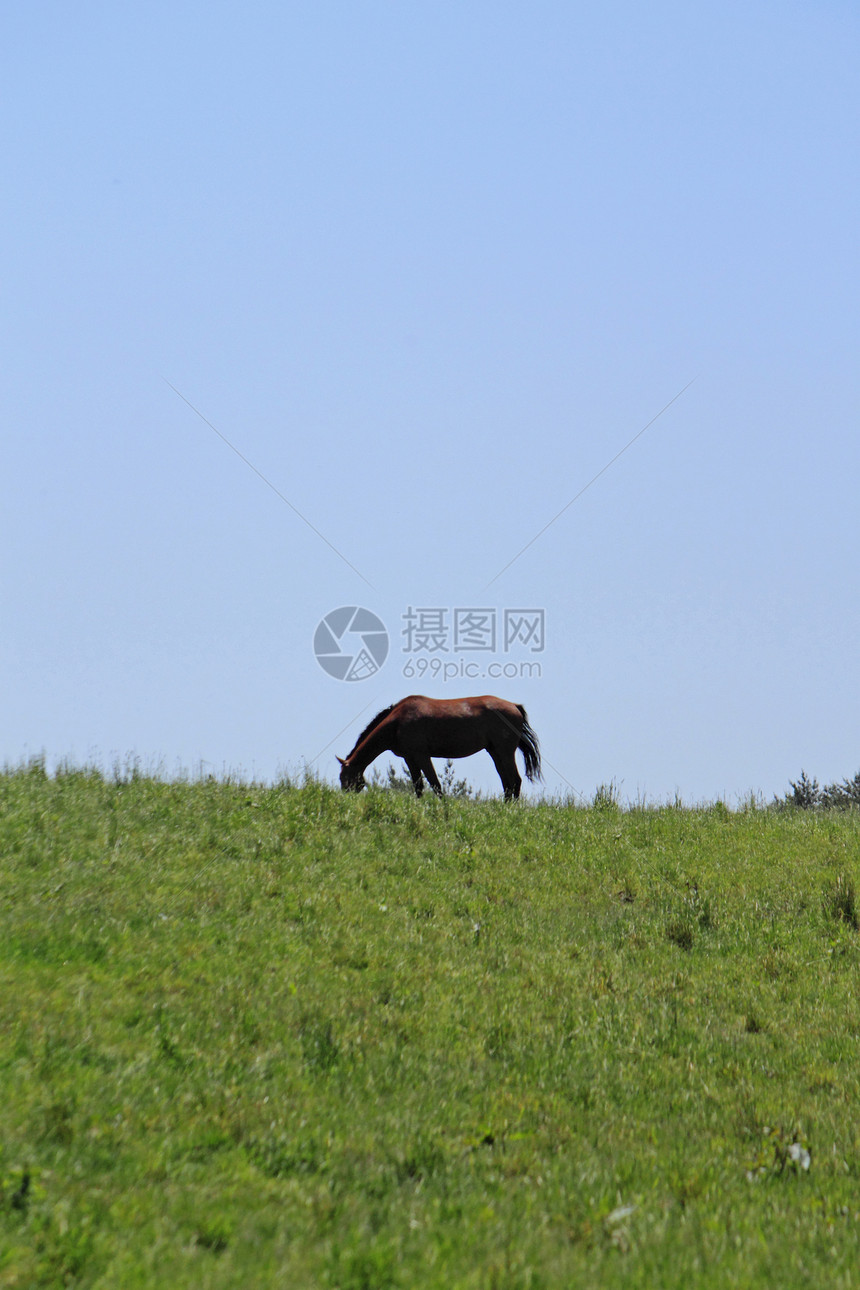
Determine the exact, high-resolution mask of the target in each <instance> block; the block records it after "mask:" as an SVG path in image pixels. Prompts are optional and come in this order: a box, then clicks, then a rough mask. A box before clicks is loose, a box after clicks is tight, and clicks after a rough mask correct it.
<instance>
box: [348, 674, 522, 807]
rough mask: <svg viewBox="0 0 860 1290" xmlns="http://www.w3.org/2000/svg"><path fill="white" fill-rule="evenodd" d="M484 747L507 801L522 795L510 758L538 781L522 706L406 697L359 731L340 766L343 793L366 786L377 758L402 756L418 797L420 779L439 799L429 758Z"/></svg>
mask: <svg viewBox="0 0 860 1290" xmlns="http://www.w3.org/2000/svg"><path fill="white" fill-rule="evenodd" d="M482 748H486V750H487V752H488V753H489V754H490V756H491V757H492V759H493V764H494V765H495V767H496V770H497V771H498V772H499V779H500V780H501V781H502V788H503V789H504V790H505V800H506V801H508V800H510V799H511V798H512V797H519V795H520V784H521V783H522V780H521V779H520V774H519V771H518V770H517V763H516V757H515V756H514V754H515V753H516V751H517V749H518V748H519V750H520V752H521V753H522V755H523V761H524V762H525V770H526V775H527V776H528V778H529V779H530V780H535V779H540V778H541V771H540V749H539V747H538V741H537V735H536V734H535V732H534V731H533V730H532V728H531V726H530V725H529V723H528V719H527V717H526V710H525V708H524V707H523V706H522V704H521V703H508V701H507V700H506V699H497V698H496V697H495V696H494V695H492V694H484V695H481V696H480V697H479V698H474V699H428V698H426V697H425V696H424V695H423V694H410V695H409V697H408V698H407V699H401V700H400V702H399V703H393V704H392V705H391V707H390V708H383V710H382V712H378V713H377V714H376V716H375V717H374V718H373V720H372V721H371V722H370V724H369V725H368V726H366V727H365V729H364V730H362V732H361V734H360V735H359V736H358V739H357V740H356V741H355V747H354V748H353V750H352V752H351V753H350V754H349V755H348V756H347V757H338V761H339V762H340V786H341V788H344V789H347V790H351V791H352V792H355V793H359V792H361V790H362V789H363V788H364V787H365V786H366V785H365V782H364V772H365V770H366V769H367V767H368V766H369V765H370V763H371V762H372V761H374V760H375V759H376V758H377V757H378V756H379V755H380V753H384V752H392V753H394V755H395V757H402V758H403V760H404V761H405V762H406V765H407V766H408V768H409V774H410V775H411V776H412V783H413V784H414V786H415V792H416V794H417V796H418V797H420V796H421V793H422V791H423V784H422V782H421V776H422V774H423V775H424V776H425V777H426V779H427V782H428V783H429V785H430V787H431V788H432V789H433V792H434V793H436V794H437V795H438V796H439V797H441V796H442V785H441V784H440V783H439V779H438V776H437V775H436V772H435V770H434V769H433V762H432V761H431V760H430V758H431V757H446V758H447V757H471V756H472V754H473V753H476V752H480V751H481V749H482Z"/></svg>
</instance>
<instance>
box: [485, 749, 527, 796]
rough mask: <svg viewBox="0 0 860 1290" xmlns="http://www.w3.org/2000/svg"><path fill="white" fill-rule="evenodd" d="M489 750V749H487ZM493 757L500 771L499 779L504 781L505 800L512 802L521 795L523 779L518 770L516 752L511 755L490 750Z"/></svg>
mask: <svg viewBox="0 0 860 1290" xmlns="http://www.w3.org/2000/svg"><path fill="white" fill-rule="evenodd" d="M487 751H488V752H489V749H488V750H487ZM490 756H491V757H492V759H493V765H494V766H495V768H496V770H497V771H498V772H499V779H500V780H501V781H502V788H503V789H504V790H505V801H506V802H510V801H511V799H514V800H515V799H516V798H518V797H519V795H520V786H521V784H522V782H523V781H522V779H521V777H520V772H519V771H518V770H517V763H516V758H515V757H514V754H513V753H511V754H510V756H509V757H503V756H500V755H499V754H498V753H495V752H490Z"/></svg>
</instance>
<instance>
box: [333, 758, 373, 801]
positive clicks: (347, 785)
mask: <svg viewBox="0 0 860 1290" xmlns="http://www.w3.org/2000/svg"><path fill="white" fill-rule="evenodd" d="M338 761H339V762H340V786H341V788H342V789H343V790H344V792H345V793H360V792H361V790H362V789H363V788H367V785H366V784H365V782H364V776H363V775H362V773H361V771H360V770H358V769H357V768H356V767H355V766H350V765H349V763H348V762H346V761H345V760H344V759H343V757H338Z"/></svg>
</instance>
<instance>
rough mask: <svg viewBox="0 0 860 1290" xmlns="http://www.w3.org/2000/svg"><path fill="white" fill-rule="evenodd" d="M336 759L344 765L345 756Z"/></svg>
mask: <svg viewBox="0 0 860 1290" xmlns="http://www.w3.org/2000/svg"><path fill="white" fill-rule="evenodd" d="M335 757H337V753H335ZM337 759H338V761H339V762H340V764H341V766H345V765H346V758H345V757H337Z"/></svg>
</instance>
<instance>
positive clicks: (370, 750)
mask: <svg viewBox="0 0 860 1290" xmlns="http://www.w3.org/2000/svg"><path fill="white" fill-rule="evenodd" d="M391 735H392V731H391V727H390V726H389V724H388V722H387V721H382V722H380V724H379V725H378V726H377V727H376V729H375V730H371V732H370V734H369V735H367V736H366V737H365V738H364V739H362V741H361V743H360V744H359V745H358V747H357V748H356V750H355V752H354V753H352V755H351V756H350V757H348V758H347V761H348V762H349V765H350V767H352V768H353V769H355V770H357V771H358V772H359V774H363V773H364V771H365V770H366V769H367V767H368V766H369V765H370V763H371V762H372V761H375V760H376V758H377V757H378V756H379V755H380V753H384V752H388V750H389V749H390V748H391Z"/></svg>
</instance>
